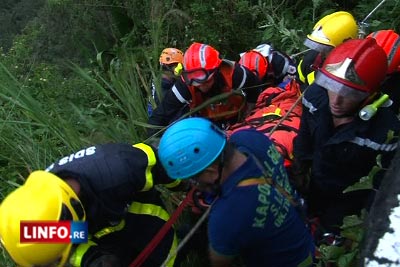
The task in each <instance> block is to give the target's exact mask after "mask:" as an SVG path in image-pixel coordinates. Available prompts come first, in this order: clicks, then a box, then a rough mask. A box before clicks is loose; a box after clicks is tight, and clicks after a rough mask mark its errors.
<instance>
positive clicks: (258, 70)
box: [239, 50, 268, 80]
mask: <svg viewBox="0 0 400 267" xmlns="http://www.w3.org/2000/svg"><path fill="white" fill-rule="evenodd" d="M239 64H241V65H243V66H245V67H247V68H248V69H249V70H251V71H252V72H254V73H255V74H256V75H257V76H258V78H259V79H260V80H262V79H263V78H264V76H265V74H267V71H268V60H267V59H266V58H265V57H264V56H263V55H262V54H261V53H260V52H257V51H255V50H250V51H247V52H245V53H243V54H242V55H241V57H240V60H239Z"/></svg>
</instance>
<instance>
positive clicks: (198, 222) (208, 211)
mask: <svg viewBox="0 0 400 267" xmlns="http://www.w3.org/2000/svg"><path fill="white" fill-rule="evenodd" d="M216 200H217V198H215V199H214V200H213V202H212V203H211V205H210V206H209V207H208V208H207V210H206V211H205V212H204V213H203V215H201V217H200V219H199V220H198V221H197V222H196V224H195V225H194V226H193V227H192V229H190V231H189V233H188V234H187V235H186V236H185V237H184V238H183V239H182V241H181V242H180V243H179V245H178V246H177V247H176V250H175V251H173V252H172V253H171V254H170V255H168V257H167V259H166V260H165V261H164V262H163V263H162V264H161V265H160V267H166V266H167V263H168V262H169V261H170V260H171V258H172V257H174V256H175V255H176V254H177V253H178V252H179V251H180V250H181V249H182V248H183V246H184V245H185V244H186V243H187V242H188V241H189V239H190V238H191V237H192V236H193V235H194V233H195V232H196V231H197V229H198V228H199V227H200V225H201V224H202V223H203V221H204V220H205V219H206V218H207V216H208V214H209V213H210V211H211V207H212V205H213V204H214V202H215V201H216Z"/></svg>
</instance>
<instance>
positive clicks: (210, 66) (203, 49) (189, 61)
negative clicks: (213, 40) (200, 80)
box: [183, 43, 222, 71]
mask: <svg viewBox="0 0 400 267" xmlns="http://www.w3.org/2000/svg"><path fill="white" fill-rule="evenodd" d="M221 62H222V59H220V57H219V52H218V51H217V50H216V49H215V48H214V47H212V46H209V45H206V44H201V43H193V44H192V45H191V46H189V48H188V49H187V50H186V52H185V55H184V57H183V68H184V69H185V71H192V70H195V69H204V70H206V71H210V70H214V69H216V68H218V66H219V65H220V64H221Z"/></svg>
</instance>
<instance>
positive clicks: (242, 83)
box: [235, 66, 247, 89]
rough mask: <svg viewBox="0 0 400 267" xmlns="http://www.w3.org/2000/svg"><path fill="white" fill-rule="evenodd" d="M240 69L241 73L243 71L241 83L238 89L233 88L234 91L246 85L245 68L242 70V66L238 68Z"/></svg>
mask: <svg viewBox="0 0 400 267" xmlns="http://www.w3.org/2000/svg"><path fill="white" fill-rule="evenodd" d="M240 68H241V69H242V71H243V77H242V81H241V82H240V85H239V87H238V88H235V89H240V88H242V87H243V86H244V84H245V83H246V79H247V73H246V70H245V68H244V67H243V66H240Z"/></svg>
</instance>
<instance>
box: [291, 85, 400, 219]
mask: <svg viewBox="0 0 400 267" xmlns="http://www.w3.org/2000/svg"><path fill="white" fill-rule="evenodd" d="M328 102H329V101H328V96H327V93H326V90H325V89H324V88H322V87H320V86H318V85H317V84H312V85H311V86H310V87H309V88H308V89H307V91H306V93H305V95H304V97H303V114H302V118H301V124H300V131H299V134H298V136H297V137H296V138H295V141H294V155H295V158H296V160H297V161H300V162H303V163H305V162H309V163H311V186H310V192H309V195H310V196H309V197H310V208H311V209H312V208H313V207H315V206H317V207H316V209H317V210H318V212H329V208H332V212H334V213H335V214H332V216H333V217H332V218H330V219H329V220H330V221H331V222H332V223H333V224H339V225H341V219H342V217H343V215H351V214H355V213H357V211H359V209H361V208H363V207H365V206H366V205H367V204H366V201H368V194H369V193H370V192H369V191H368V190H361V191H357V192H354V193H346V194H343V193H342V191H343V190H344V189H346V188H347V187H348V186H351V185H353V184H354V183H356V182H358V181H359V180H360V178H362V177H364V176H367V175H368V174H369V172H370V171H371V170H372V168H373V166H375V165H377V156H378V155H382V160H381V162H382V164H383V167H384V168H385V167H388V166H389V164H390V162H391V159H392V158H393V155H394V153H395V150H396V148H397V142H398V135H399V132H400V122H399V120H398V119H397V117H396V116H395V114H394V113H393V112H392V110H391V109H389V108H379V109H378V112H377V113H376V115H375V116H374V117H372V118H371V119H370V120H369V121H363V120H361V119H360V118H359V117H358V116H357V117H356V118H355V119H354V121H352V122H351V123H348V124H345V125H341V126H339V127H337V128H334V127H333V122H332V116H331V114H330V110H329V104H328ZM378 180H379V179H375V183H376V186H378V184H379V181H378ZM341 205H342V207H341ZM335 210H336V212H335Z"/></svg>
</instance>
